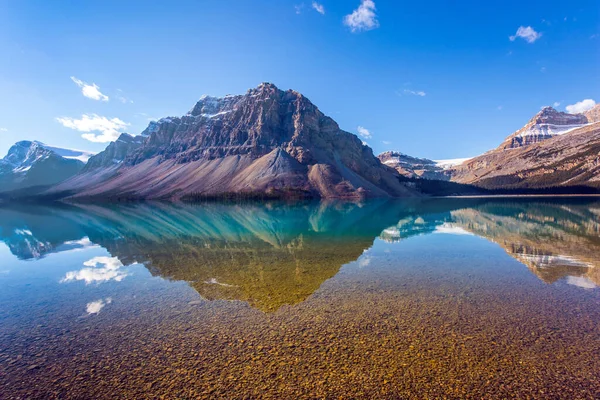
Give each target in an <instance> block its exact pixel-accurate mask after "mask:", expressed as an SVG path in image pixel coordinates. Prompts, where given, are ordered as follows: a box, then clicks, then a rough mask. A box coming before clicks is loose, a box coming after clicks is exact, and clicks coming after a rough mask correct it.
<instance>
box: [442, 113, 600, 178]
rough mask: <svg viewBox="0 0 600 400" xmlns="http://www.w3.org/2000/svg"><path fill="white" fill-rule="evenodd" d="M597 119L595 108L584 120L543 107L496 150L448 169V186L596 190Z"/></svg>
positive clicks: (599, 170) (599, 173)
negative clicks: (450, 183) (452, 182)
mask: <svg viewBox="0 0 600 400" xmlns="http://www.w3.org/2000/svg"><path fill="white" fill-rule="evenodd" d="M597 113H598V110H597V106H596V110H595V111H594V110H590V113H589V116H590V120H588V117H587V116H586V115H584V114H576V115H571V114H565V113H559V112H558V111H556V110H554V109H552V108H550V107H546V108H544V109H543V110H542V111H541V112H540V113H538V114H537V115H536V116H535V117H534V118H533V119H532V120H530V121H529V123H528V124H527V125H525V126H524V127H523V128H521V129H520V130H518V131H517V132H515V133H514V134H512V135H511V136H509V137H508V138H507V139H506V140H505V141H504V142H503V143H502V144H501V145H500V146H499V147H498V148H497V149H494V150H492V151H489V152H487V153H485V154H482V155H480V156H478V157H475V158H472V159H470V160H468V161H466V162H464V163H462V164H460V165H457V166H455V167H453V168H452V169H451V170H450V174H451V176H452V178H451V180H452V181H454V182H459V183H466V184H474V185H477V186H480V187H484V188H488V189H530V188H556V187H569V186H589V187H593V188H600V123H598V122H594V121H595V120H594V118H595V117H594V116H597ZM588 121H591V122H589V123H588Z"/></svg>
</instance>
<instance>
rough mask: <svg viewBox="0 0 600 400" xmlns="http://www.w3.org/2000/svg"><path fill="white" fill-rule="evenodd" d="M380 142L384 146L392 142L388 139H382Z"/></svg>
mask: <svg viewBox="0 0 600 400" xmlns="http://www.w3.org/2000/svg"><path fill="white" fill-rule="evenodd" d="M381 143H383V144H385V145H386V146H387V145H390V144H392V142H390V141H388V140H382V141H381Z"/></svg>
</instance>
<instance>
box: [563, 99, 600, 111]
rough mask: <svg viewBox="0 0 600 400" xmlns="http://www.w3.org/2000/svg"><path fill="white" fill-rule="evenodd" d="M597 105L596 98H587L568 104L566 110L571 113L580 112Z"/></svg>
mask: <svg viewBox="0 0 600 400" xmlns="http://www.w3.org/2000/svg"><path fill="white" fill-rule="evenodd" d="M595 105H596V102H595V101H594V100H592V99H585V100H581V101H579V102H577V103H575V104H571V105H568V106H566V107H565V110H567V112H568V113H569V114H580V113H583V112H586V111H587V110H590V109H592V108H594V106H595Z"/></svg>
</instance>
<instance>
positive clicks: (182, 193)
mask: <svg viewBox="0 0 600 400" xmlns="http://www.w3.org/2000/svg"><path fill="white" fill-rule="evenodd" d="M143 135H144V136H145V139H143V143H142V144H141V145H140V146H138V147H135V148H133V149H129V150H128V151H127V152H126V155H125V156H124V157H123V160H122V161H119V162H118V163H115V164H113V165H112V166H107V165H106V164H108V163H109V161H110V160H111V159H112V155H110V154H108V153H106V154H103V153H100V154H99V155H98V156H96V157H98V160H103V161H102V162H99V164H104V165H103V166H102V168H92V166H90V167H89V168H87V169H86V171H84V172H83V173H82V174H80V175H79V176H77V177H74V178H73V179H71V180H69V181H68V182H65V183H64V184H61V185H59V186H57V187H56V188H54V189H53V191H52V192H53V193H61V192H62V193H68V194H69V195H70V196H72V197H75V198H83V197H86V198H114V197H119V198H136V199H149V198H182V197H188V196H222V195H227V194H232V193H234V194H245V195H250V194H259V195H263V194H266V195H271V194H273V195H278V196H279V195H282V196H285V195H286V194H289V193H292V194H293V195H302V196H315V197H339V198H359V197H387V196H393V197H399V196H414V195H417V193H416V191H415V190H414V189H412V188H410V187H408V186H407V185H405V184H404V183H402V182H401V181H400V179H399V175H398V173H397V172H396V171H394V170H393V169H392V168H389V167H386V166H384V165H382V164H381V163H380V162H379V160H378V159H377V158H376V157H375V156H374V155H373V153H372V150H371V149H370V148H369V147H368V146H365V145H363V144H362V142H361V140H360V139H358V138H357V137H356V136H355V135H353V134H351V133H348V132H345V131H343V130H341V129H340V128H339V126H338V125H337V123H336V122H335V121H334V120H332V119H331V118H329V117H327V116H325V115H324V114H323V113H322V112H321V111H319V109H318V108H317V107H316V106H315V105H314V104H312V103H311V102H310V101H309V100H308V99H307V98H306V97H304V96H303V95H302V94H300V93H298V92H295V91H293V90H287V91H282V90H279V89H278V88H277V87H275V85H273V84H270V83H263V84H261V85H259V86H258V87H257V88H255V89H251V90H249V91H248V92H247V93H246V94H244V95H237V96H226V97H224V98H216V97H209V96H203V97H202V98H201V99H200V100H199V101H198V102H197V103H196V105H194V107H193V108H192V109H191V111H190V112H189V113H187V114H186V115H184V116H182V117H169V118H163V119H161V120H159V121H157V122H155V123H152V124H151V125H150V126H149V127H148V128H147V129H146V130H145V131H144V133H143ZM111 151H112V150H111ZM91 165H92V164H91ZM93 165H94V166H95V165H96V162H95V161H94V163H93Z"/></svg>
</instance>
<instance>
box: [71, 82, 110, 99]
mask: <svg viewBox="0 0 600 400" xmlns="http://www.w3.org/2000/svg"><path fill="white" fill-rule="evenodd" d="M71 80H72V81H73V82H75V84H76V85H77V86H79V87H80V88H81V94H83V95H84V96H85V97H87V98H88V99H92V100H100V101H108V96H106V95H104V94H102V92H100V87H99V86H98V85H96V84H95V83H92V84H89V83H86V82H84V81H82V80H80V79H77V78H75V77H74V76H72V77H71Z"/></svg>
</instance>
